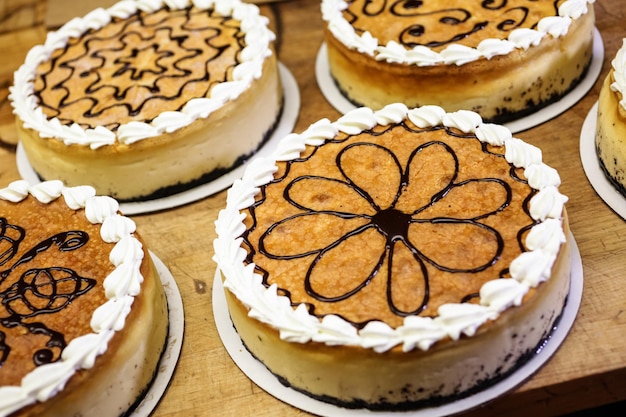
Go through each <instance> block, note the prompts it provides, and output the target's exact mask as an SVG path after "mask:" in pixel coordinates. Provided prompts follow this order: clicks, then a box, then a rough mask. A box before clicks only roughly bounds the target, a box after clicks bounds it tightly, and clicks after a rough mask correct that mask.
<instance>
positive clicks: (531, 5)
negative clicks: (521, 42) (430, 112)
mask: <svg viewBox="0 0 626 417" xmlns="http://www.w3.org/2000/svg"><path fill="white" fill-rule="evenodd" d="M564 1H565V0H552V1H541V2H537V1H529V0H475V1H473V2H471V3H472V4H468V3H469V2H467V1H461V0H455V1H447V2H445V4H442V2H437V1H433V0H378V1H368V0H353V1H348V2H347V3H349V6H348V8H347V9H346V10H345V11H344V12H343V13H344V17H345V19H346V20H347V21H348V22H349V23H350V24H351V25H352V26H353V27H354V29H355V32H356V33H358V34H363V33H365V32H369V33H371V34H372V36H374V37H375V38H377V39H378V41H379V44H380V45H384V44H386V43H387V42H389V41H395V42H398V43H399V44H401V45H403V46H405V47H406V48H414V47H416V46H418V45H422V46H426V47H430V48H433V49H434V50H441V49H443V48H445V47H446V46H448V45H450V44H453V43H460V44H462V45H465V46H469V47H476V46H477V45H478V44H479V43H480V42H481V41H482V40H485V39H506V38H507V37H508V35H509V33H510V32H511V31H512V30H514V29H518V28H529V29H535V28H536V26H537V24H538V22H539V20H541V19H542V18H544V17H547V16H558V8H559V6H560V5H561V4H562V3H563V2H564Z"/></svg>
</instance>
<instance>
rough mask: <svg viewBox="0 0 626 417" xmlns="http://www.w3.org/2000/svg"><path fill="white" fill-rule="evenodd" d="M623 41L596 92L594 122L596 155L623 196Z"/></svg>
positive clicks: (625, 165) (625, 100)
mask: <svg viewBox="0 0 626 417" xmlns="http://www.w3.org/2000/svg"><path fill="white" fill-rule="evenodd" d="M625 93H626V39H624V40H623V41H622V47H621V48H620V49H619V50H618V51H617V54H616V55H615V57H614V58H613V60H612V61H611V68H610V70H609V73H608V74H607V76H606V78H605V79H604V83H603V84H602V87H601V88H600V98H599V99H598V115H597V121H596V136H595V143H596V153H597V155H598V159H599V161H600V166H601V168H602V170H603V171H604V173H605V175H606V177H607V178H608V179H609V181H611V183H612V184H613V185H614V186H615V188H616V189H617V190H618V191H619V192H620V193H622V194H623V195H624V196H626V98H625V97H624V94H625Z"/></svg>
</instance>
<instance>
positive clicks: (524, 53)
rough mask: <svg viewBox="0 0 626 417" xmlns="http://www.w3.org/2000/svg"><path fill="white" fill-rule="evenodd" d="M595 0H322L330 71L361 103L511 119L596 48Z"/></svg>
mask: <svg viewBox="0 0 626 417" xmlns="http://www.w3.org/2000/svg"><path fill="white" fill-rule="evenodd" d="M593 2H594V0H539V1H528V0H515V1H467V0H453V1H447V2H445V5H444V4H443V2H439V1H433V0H423V1H411V0H406V1H394V2H384V1H378V2H370V1H366V0H323V1H322V15H323V18H324V21H325V24H326V30H325V41H326V47H327V50H328V52H327V54H328V65H329V70H330V74H331V76H332V78H333V79H334V81H335V83H336V84H337V86H338V88H339V89H340V90H341V92H342V93H343V94H344V95H345V96H346V97H347V98H348V99H349V100H350V101H352V102H353V103H355V104H356V105H359V106H360V105H364V106H367V107H370V108H374V109H378V108H381V107H383V106H384V105H386V104H389V103H394V102H401V103H404V104H406V105H407V106H409V107H417V106H423V105H438V106H441V107H443V108H444V109H445V110H446V111H449V112H452V111H457V110H462V109H465V110H472V111H475V112H477V113H479V114H480V115H481V116H482V117H483V119H484V120H489V121H493V122H497V123H503V122H507V121H510V120H513V119H516V118H519V117H522V116H525V115H528V114H530V113H533V112H536V111H537V110H538V109H540V108H542V107H544V106H546V105H547V104H549V103H552V102H554V101H556V100H558V99H559V98H561V97H563V96H564V95H565V94H566V93H567V92H569V91H570V90H571V89H572V88H574V87H575V86H576V85H577V84H578V83H579V81H580V80H581V79H582V78H583V77H584V75H585V74H586V72H587V69H588V67H589V65H590V63H591V58H592V49H593V31H594V21H595V18H594V11H593V5H592V3H593Z"/></svg>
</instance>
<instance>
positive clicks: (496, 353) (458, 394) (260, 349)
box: [226, 239, 570, 409]
mask: <svg viewBox="0 0 626 417" xmlns="http://www.w3.org/2000/svg"><path fill="white" fill-rule="evenodd" d="M569 245H570V242H569V239H568V241H567V242H566V243H565V244H563V246H562V247H561V252H560V253H559V256H558V259H557V261H556V263H555V265H554V267H553V269H552V272H551V274H552V275H551V277H550V280H549V281H547V282H545V283H544V284H542V286H541V287H540V289H539V291H537V292H536V293H535V294H534V295H533V296H532V297H529V300H528V301H525V302H524V304H523V306H522V307H519V308H512V309H509V310H507V311H506V312H505V313H504V314H502V315H501V316H500V317H499V318H498V320H497V322H495V324H493V325H491V324H489V325H487V326H485V328H484V329H481V330H479V332H478V333H477V334H476V335H475V336H473V337H470V338H465V337H464V338H462V339H460V340H457V341H451V340H446V341H442V342H441V343H440V344H438V345H436V346H435V347H434V348H432V349H429V350H428V351H426V352H424V351H422V350H419V349H416V350H413V351H410V352H403V351H402V350H401V349H400V348H399V347H397V348H394V349H392V350H389V351H386V352H384V353H377V352H374V351H372V350H369V349H362V348H358V347H354V346H345V345H342V346H328V345H325V344H323V343H304V344H300V343H293V342H286V341H285V340H283V339H281V338H280V336H279V333H278V331H277V330H276V329H275V328H272V327H270V326H268V325H266V324H264V323H261V322H259V321H255V320H251V319H250V317H249V315H248V313H249V309H248V308H246V307H245V306H244V305H243V304H242V303H241V302H240V301H239V300H238V299H237V298H236V297H235V296H234V295H233V294H232V293H230V292H228V291H226V300H227V303H228V307H229V312H230V316H231V319H232V321H233V324H234V325H235V328H236V329H237V332H238V334H239V336H240V337H241V339H242V341H243V343H244V345H245V346H246V348H247V349H248V350H249V351H250V352H252V353H253V354H254V355H255V357H257V358H258V359H259V360H260V361H261V362H263V364H264V365H265V366H266V367H267V368H268V369H270V370H271V372H273V373H274V374H275V375H277V376H278V377H280V378H281V381H283V383H285V384H287V385H289V386H291V387H293V388H294V389H296V390H300V391H302V392H305V393H307V394H308V395H312V396H314V397H317V398H319V399H321V400H323V401H329V402H331V403H335V404H338V405H341V406H348V407H356V408H361V407H365V408H373V409H393V408H394V407H400V408H407V409H411V408H418V407H420V406H432V405H438V404H440V403H443V402H445V401H447V400H450V399H455V398H462V397H463V396H464V395H467V394H469V393H472V392H477V391H479V390H481V389H483V388H485V387H488V386H489V384H490V383H493V381H494V380H496V381H497V380H498V378H504V377H506V376H507V375H508V374H509V373H510V372H512V371H514V370H516V369H517V367H518V366H519V365H520V362H521V361H523V360H524V359H527V358H528V357H530V356H532V355H533V354H534V353H536V351H537V348H538V345H539V344H540V343H541V342H542V341H543V340H544V339H545V338H546V337H547V336H548V335H549V334H550V332H551V331H552V328H553V325H554V321H555V320H556V319H557V318H558V317H559V316H560V315H561V313H562V310H563V306H564V303H565V299H566V298H567V295H568V292H569V285H570V259H569V256H570V255H569Z"/></svg>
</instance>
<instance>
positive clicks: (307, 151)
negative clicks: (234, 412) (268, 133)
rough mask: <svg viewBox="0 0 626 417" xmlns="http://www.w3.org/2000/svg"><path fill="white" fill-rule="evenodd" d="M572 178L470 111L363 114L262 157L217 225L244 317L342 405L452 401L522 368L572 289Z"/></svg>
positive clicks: (253, 334)
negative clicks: (564, 186)
mask: <svg viewBox="0 0 626 417" xmlns="http://www.w3.org/2000/svg"><path fill="white" fill-rule="evenodd" d="M559 185H560V178H559V175H558V173H557V172H556V171H555V170H554V169H553V168H550V167H548V166H547V165H545V164H544V163H543V162H542V154H541V151H540V150H539V149H538V148H536V147H534V146H532V145H529V144H527V143H525V142H523V141H521V140H520V139H517V138H514V137H513V136H512V135H511V132H510V131H509V130H508V129H506V128H504V127H502V126H500V125H493V124H486V123H483V121H482V119H481V117H480V116H479V115H478V114H476V113H474V112H470V111H459V112H454V113H446V112H445V111H444V110H443V109H441V108H440V107H437V106H426V107H421V108H416V109H411V110H409V109H407V107H406V106H404V105H403V104H392V105H389V106H387V107H385V108H383V109H382V110H379V111H376V112H374V111H372V110H370V109H369V108H359V109H356V110H354V111H351V112H349V113H347V114H346V115H344V116H343V117H341V118H340V119H339V120H337V121H335V122H330V121H329V120H326V119H324V120H320V121H319V122H317V123H314V124H313V125H311V126H310V127H309V128H308V129H307V130H305V131H304V132H303V133H301V134H292V135H289V136H287V137H285V139H284V140H283V141H282V142H281V143H280V144H279V146H278V148H277V150H276V152H275V154H274V155H272V156H271V157H269V158H259V159H256V160H255V161H254V162H253V163H252V164H251V165H250V167H249V168H248V169H247V170H246V172H245V174H244V176H243V178H242V179H241V180H240V181H237V182H235V184H234V185H233V186H232V188H231V189H230V191H229V193H228V200H227V205H226V208H225V209H224V210H222V211H221V213H220V215H219V217H218V220H217V222H216V231H217V235H218V237H217V239H216V240H215V244H214V249H215V260H216V262H217V265H218V268H219V271H220V273H221V275H220V276H221V277H222V279H223V283H224V287H225V288H226V290H225V294H226V300H227V303H228V307H229V311H230V315H231V318H232V321H233V323H234V325H235V327H236V329H237V331H238V333H239V335H240V337H241V339H242V341H243V343H244V344H245V346H246V347H247V348H248V349H249V351H250V352H251V353H252V354H253V355H254V356H255V357H256V358H258V359H259V360H260V361H261V362H263V363H264V364H265V366H266V367H267V368H268V369H269V370H270V371H271V372H273V373H274V374H275V375H276V376H277V377H278V378H279V379H280V380H281V381H282V382H284V383H285V384H287V385H289V386H291V387H293V388H294V389H296V390H299V391H302V392H304V393H306V394H308V395H310V396H312V397H314V398H318V399H321V400H323V401H328V402H331V403H334V404H337V405H340V406H343V407H349V408H361V407H365V408H369V409H374V410H402V409H414V408H418V407H423V406H430V405H438V404H442V403H445V402H448V401H451V400H454V399H458V398H462V397H464V396H467V395H468V394H470V393H473V392H476V391H477V390H480V389H482V388H484V387H486V386H489V385H490V384H492V383H493V382H495V381H498V380H500V379H501V378H503V377H505V376H507V375H509V374H511V373H512V372H514V371H515V370H516V369H517V368H518V367H519V366H520V365H521V364H522V363H524V362H525V361H526V360H527V359H528V358H529V357H531V356H532V355H533V354H534V353H535V352H536V349H537V347H538V346H540V345H541V344H542V343H543V342H544V341H545V339H546V337H548V336H549V335H550V333H551V331H552V329H553V326H554V325H555V323H556V321H557V319H558V318H559V316H560V315H561V313H562V310H563V307H564V304H565V300H566V297H567V295H568V292H569V284H570V255H569V249H568V247H569V237H568V236H569V229H568V224H567V218H566V212H565V209H564V203H565V202H566V200H567V198H566V197H565V196H563V195H562V194H560V193H559V191H558V186H559Z"/></svg>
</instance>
